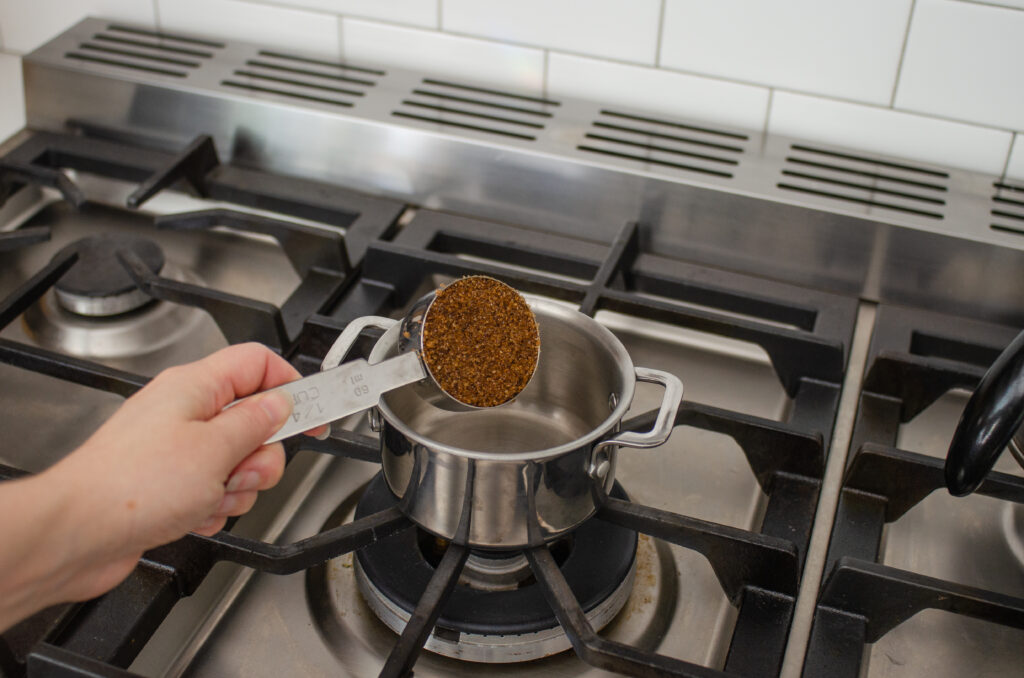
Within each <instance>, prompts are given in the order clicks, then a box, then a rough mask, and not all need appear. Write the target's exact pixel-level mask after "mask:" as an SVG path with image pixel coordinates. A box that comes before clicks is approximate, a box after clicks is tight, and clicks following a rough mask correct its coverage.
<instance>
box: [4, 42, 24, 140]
mask: <svg viewBox="0 0 1024 678" xmlns="http://www.w3.org/2000/svg"><path fill="white" fill-rule="evenodd" d="M0 92H2V93H3V95H2V96H0V141H3V140H4V139H6V138H7V137H9V136H11V135H12V134H14V133H15V132H17V131H18V130H20V129H21V128H22V127H24V126H25V100H24V97H23V95H22V93H21V58H19V57H16V56H14V55H11V54H0Z"/></svg>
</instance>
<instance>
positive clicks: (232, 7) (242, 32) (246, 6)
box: [157, 0, 341, 58]
mask: <svg viewBox="0 0 1024 678" xmlns="http://www.w3.org/2000/svg"><path fill="white" fill-rule="evenodd" d="M157 9H158V10H159V16H160V27H161V28H162V29H164V30H168V31H185V32H188V33H194V34H196V35H205V36H210V37H219V38H235V39H238V40H246V41H249V42H255V43H259V44H262V45H266V46H267V47H277V48H280V49H286V50H290V51H292V52H303V53H308V54H316V55H320V56H326V57H333V58H340V57H341V43H340V37H339V31H338V18H337V17H336V16H335V15H333V14H326V13H322V12H313V11H310V10H304V9H293V8H290V7H277V6H271V5H263V4H257V3H252V2H243V1H242V0H157Z"/></svg>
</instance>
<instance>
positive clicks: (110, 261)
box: [53, 235, 164, 317]
mask: <svg viewBox="0 0 1024 678" xmlns="http://www.w3.org/2000/svg"><path fill="white" fill-rule="evenodd" d="M69 250H73V251H75V252H77V253H78V261H76V262H75V263H74V265H73V266H72V267H71V269H70V270H68V272H67V273H65V274H64V275H63V276H62V277H61V279H60V280H58V281H57V282H56V283H55V284H54V286H53V292H54V296H55V297H56V298H57V302H58V303H59V304H60V305H61V307H62V308H64V309H65V310H67V311H70V312H72V313H77V314H79V315H86V316H93V317H105V316H113V315H120V314H122V313H127V312H129V311H134V310H135V309H137V308H140V307H142V306H145V305H146V304H148V303H150V302H151V301H152V300H153V299H152V298H151V297H150V296H149V295H148V294H146V293H145V292H143V291H142V290H140V289H139V288H138V286H137V285H136V284H135V281H134V280H132V277H131V276H130V275H128V271H126V270H125V269H124V266H122V265H121V262H120V261H118V259H117V252H118V250H129V251H131V252H133V253H134V254H135V255H137V256H138V257H139V259H141V260H142V262H143V263H144V264H145V265H146V267H147V268H149V270H150V271H152V272H153V273H154V274H157V273H160V271H161V270H162V269H163V267H164V253H163V250H161V249H160V246H159V245H157V244H156V243H155V242H153V241H151V240H146V239H144V238H135V237H131V236H123V235H95V236H90V237H88V238H82V239H81V240H76V241H75V242H73V243H71V244H70V245H67V246H66V247H65V248H64V249H62V250H61V251H60V252H59V253H58V256H60V255H62V254H64V253H66V252H68V251H69Z"/></svg>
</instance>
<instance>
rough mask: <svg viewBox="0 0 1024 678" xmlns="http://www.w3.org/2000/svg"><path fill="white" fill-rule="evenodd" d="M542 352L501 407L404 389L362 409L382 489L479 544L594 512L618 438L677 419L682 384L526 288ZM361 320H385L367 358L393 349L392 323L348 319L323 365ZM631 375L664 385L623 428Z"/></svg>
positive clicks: (504, 542) (407, 508)
mask: <svg viewBox="0 0 1024 678" xmlns="http://www.w3.org/2000/svg"><path fill="white" fill-rule="evenodd" d="M524 296H525V298H526V299H527V302H528V303H529V304H530V308H531V309H532V310H533V312H534V314H535V316H536V318H537V323H538V326H539V329H540V340H541V344H542V346H543V350H542V351H541V352H540V360H539V362H538V365H537V368H536V372H535V374H534V376H533V379H532V381H531V382H530V384H529V385H528V386H527V387H526V388H525V389H524V390H523V391H522V392H521V393H520V394H519V396H518V397H517V398H516V399H515V400H513V401H512V402H510V403H507V404H505V405H502V406H501V407H495V408H485V409H478V410H475V411H471V412H454V411H450V410H445V409H441V408H438V407H436V406H434V405H433V404H431V403H430V402H429V401H427V400H424V399H423V398H421V397H420V396H419V394H417V392H416V391H415V389H411V388H401V389H397V390H394V391H391V392H389V393H386V394H384V395H382V396H381V398H380V402H379V404H378V405H377V407H376V408H374V409H372V410H371V411H370V421H371V426H372V427H373V428H374V429H375V430H376V431H378V432H379V433H380V445H381V461H382V465H383V472H384V478H385V480H386V481H387V484H388V487H389V488H390V489H391V491H392V492H393V493H394V494H395V496H396V497H398V498H399V500H400V504H399V505H400V506H401V508H402V510H403V511H404V512H405V513H406V515H408V516H409V517H410V518H411V519H412V520H413V521H415V522H416V523H417V524H419V525H420V526H421V527H423V528H424V529H426V530H427V531H429V532H431V533H433V534H435V535H437V536H440V537H443V538H445V539H450V540H453V541H456V542H458V543H462V544H468V545H470V546H473V547H475V548H483V549H511V548H521V547H524V546H529V545H538V544H541V543H544V542H549V541H552V540H554V539H556V538H557V537H559V536H560V535H563V534H565V533H567V532H569V531H570V530H572V529H573V528H575V527H577V526H578V525H579V524H580V523H582V522H583V521H585V520H587V519H588V518H589V517H591V516H592V515H593V514H594V512H595V511H597V509H598V508H599V507H600V506H601V504H602V503H603V502H604V500H605V498H606V493H607V492H609V491H610V490H611V488H612V484H613V483H614V481H615V465H616V455H617V452H618V449H619V448H620V447H640V448H646V447H655V446H658V445H661V444H662V443H664V442H665V441H666V440H667V439H668V437H669V435H670V434H671V432H672V429H673V427H674V425H675V417H676V412H677V410H678V408H679V404H680V401H681V400H682V396H683V385H682V383H681V382H680V381H679V379H678V378H676V377H675V376H674V375H672V374H669V373H667V372H662V371H659V370H653V369H646V368H642V367H634V366H633V363H632V361H631V360H630V357H629V354H628V353H627V352H626V349H625V347H623V345H622V344H621V342H619V340H618V339H617V338H616V337H615V336H614V335H613V334H612V333H611V332H610V331H608V330H607V329H606V328H605V327H603V326H602V325H600V324H599V323H598V322H597V321H595V320H594V319H593V318H590V317H588V316H586V315H583V314H582V313H579V312H578V311H576V310H574V309H571V308H567V307H565V306H563V305H561V304H558V303H555V302H552V301H549V300H546V299H541V298H536V297H531V296H529V295H524ZM367 327H377V328H381V329H385V330H387V331H386V332H385V333H384V335H383V336H382V337H381V338H380V339H379V340H378V341H377V343H376V345H375V346H374V348H373V351H372V352H371V354H370V358H369V363H370V364H371V365H373V364H375V363H380V362H383V361H385V360H388V359H390V358H391V357H393V356H395V355H397V354H398V353H399V352H400V348H399V339H400V328H399V326H398V321H395V320H392V319H388V318H378V317H366V318H361V319H358V320H356V321H354V322H352V323H351V324H350V325H349V326H348V327H347V328H346V329H345V331H344V332H343V333H342V335H341V336H340V337H339V338H338V340H337V342H335V344H334V346H333V347H332V349H331V351H330V353H329V355H328V358H327V359H326V360H325V361H324V364H323V369H325V370H328V369H332V368H334V367H336V366H337V365H338V363H339V361H340V360H341V359H342V358H343V356H344V355H345V354H346V353H347V352H348V350H349V348H350V347H351V346H352V344H353V343H354V342H355V340H356V337H357V336H358V335H359V333H360V332H361V331H362V330H363V329H365V328H367ZM637 381H645V382H651V383H655V384H659V385H661V386H662V387H664V389H665V390H664V396H663V399H662V404H661V407H660V409H659V412H658V416H657V419H656V422H655V424H654V426H653V428H652V429H651V430H650V431H647V432H640V433H638V432H631V431H627V432H623V431H620V426H621V422H622V418H623V416H624V415H625V414H626V411H627V410H628V409H629V406H630V404H631V403H632V401H633V394H634V390H635V387H636V382H637Z"/></svg>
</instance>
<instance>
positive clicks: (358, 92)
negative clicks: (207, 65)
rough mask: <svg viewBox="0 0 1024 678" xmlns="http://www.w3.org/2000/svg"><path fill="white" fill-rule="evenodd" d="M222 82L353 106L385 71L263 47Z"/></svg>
mask: <svg viewBox="0 0 1024 678" xmlns="http://www.w3.org/2000/svg"><path fill="white" fill-rule="evenodd" d="M233 75H234V77H233V78H231V79H229V80H223V81H221V85H224V86H225V87H232V88H234V89H245V90H249V91H250V92H260V93H263V94H274V95H277V96H282V97H288V98H290V99H299V100H302V101H314V102H317V103H322V104H333V105H335V106H343V107H346V108H348V107H351V106H353V105H354V104H355V101H356V100H357V98H358V97H361V96H365V94H366V90H367V89H368V88H370V87H373V86H375V85H376V84H377V79H378V78H380V77H381V76H383V75H385V72H384V71H379V70H375V69H372V68H363V67H361V66H350V65H348V64H341V63H336V62H332V61H321V60H319V59H310V58H307V57H301V56H296V55H293V54H283V53H281V52H271V51H267V50H260V51H259V52H258V54H257V58H255V59H247V60H246V62H245V67H244V68H237V69H235V70H234V72H233Z"/></svg>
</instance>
